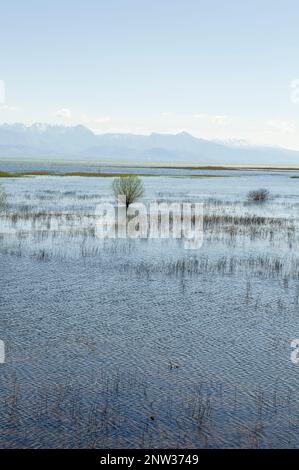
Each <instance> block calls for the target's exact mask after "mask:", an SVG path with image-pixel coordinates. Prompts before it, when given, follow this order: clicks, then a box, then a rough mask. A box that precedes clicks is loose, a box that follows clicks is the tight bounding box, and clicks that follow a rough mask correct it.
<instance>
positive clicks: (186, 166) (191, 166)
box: [0, 158, 299, 171]
mask: <svg viewBox="0 0 299 470" xmlns="http://www.w3.org/2000/svg"><path fill="white" fill-rule="evenodd" d="M7 163H12V164H22V163H23V164H26V163H27V164H28V163H31V164H34V163H36V164H38V163H43V164H49V165H55V166H62V165H64V166H68V165H69V166H74V165H86V166H93V167H104V168H105V167H110V168H138V169H139V168H161V169H174V170H175V169H178V170H209V171H213V170H214V171H217V170H218V171H219V170H220V171H299V163H298V165H282V164H279V165H272V164H260V165H256V164H222V165H219V164H205V163H202V164H200V163H156V162H154V163H148V162H140V163H139V162H138V163H136V162H109V161H101V162H99V161H97V162H95V161H88V160H76V161H75V160H48V159H47V160H45V159H40V160H36V159H24V160H23V159H10V158H0V171H1V164H7Z"/></svg>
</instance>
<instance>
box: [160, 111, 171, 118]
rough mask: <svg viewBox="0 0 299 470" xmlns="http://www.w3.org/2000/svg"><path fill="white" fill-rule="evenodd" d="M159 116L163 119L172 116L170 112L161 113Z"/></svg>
mask: <svg viewBox="0 0 299 470" xmlns="http://www.w3.org/2000/svg"><path fill="white" fill-rule="evenodd" d="M161 116H163V117H169V116H173V113H172V112H170V111H165V112H164V113H161Z"/></svg>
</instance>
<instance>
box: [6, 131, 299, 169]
mask: <svg viewBox="0 0 299 470" xmlns="http://www.w3.org/2000/svg"><path fill="white" fill-rule="evenodd" d="M0 158H18V159H36V158H39V159H43V158H47V159H53V160H55V159H60V158H61V159H70V160H94V161H111V162H136V163H142V162H144V163H145V162H147V163H150V162H152V163H157V162H159V163H198V164H275V165H280V164H284V165H288V164H299V152H297V151H293V150H287V149H283V148H279V147H273V148H271V147H253V146H249V145H244V143H242V144H236V143H217V142H214V141H208V140H205V139H199V138H196V137H193V136H192V135H190V134H188V133H187V132H181V133H179V134H158V133H152V134H150V135H134V134H102V135H96V134H94V133H93V132H92V131H91V130H90V129H88V128H86V127H84V126H82V125H78V126H74V127H66V126H58V125H57V126H52V125H47V124H40V123H36V124H33V125H32V126H25V125H23V124H18V123H16V124H2V125H0Z"/></svg>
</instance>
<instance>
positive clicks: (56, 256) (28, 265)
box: [0, 164, 299, 448]
mask: <svg viewBox="0 0 299 470" xmlns="http://www.w3.org/2000/svg"><path fill="white" fill-rule="evenodd" d="M35 167H36V165H35ZM1 169H2V170H3V171H18V170H19V171H24V165H22V166H21V167H20V166H18V165H17V164H6V165H2V166H1ZM38 169H40V168H38ZM25 170H27V171H28V167H27V168H25ZM50 170H51V168H50ZM79 170H80V171H83V170H85V171H87V170H88V167H84V168H81V167H80V168H78V169H77V171H79ZM126 170H127V169H126ZM62 171H65V170H62ZM93 171H94V170H93ZM114 171H116V172H117V170H114ZM119 171H120V170H119ZM132 171H133V170H132ZM136 172H138V170H136ZM140 172H141V173H143V174H144V169H143V170H140ZM147 172H148V176H144V177H143V181H144V186H145V196H144V198H143V202H145V203H146V204H149V203H150V202H151V201H153V200H158V201H166V202H167V201H177V202H185V201H191V202H203V203H204V222H203V223H204V243H203V246H202V247H201V249H199V250H186V249H184V244H183V241H182V240H174V239H164V240H163V239H157V240H154V239H139V240H138V239H137V240H130V239H123V240H121V239H115V240H101V239H99V238H98V237H97V236H96V231H95V224H96V217H95V210H96V206H97V204H99V203H100V202H101V201H103V200H111V201H113V196H112V191H111V182H112V178H100V177H95V178H93V177H89V178H81V177H76V176H73V177H59V176H36V177H24V178H1V179H0V183H1V184H2V185H3V187H4V189H5V192H6V195H7V206H6V208H5V209H4V210H2V211H1V212H0V263H1V264H0V273H1V277H0V279H1V280H0V282H1V288H0V312H1V325H0V339H2V340H3V341H4V342H5V346H6V362H5V364H2V365H1V366H0V447H1V448H17V447H53V448H56V447H61V448H63V447H96V448H100V447H104V448H120V447H124V448H127V447H160V448H161V447H165V448H166V447H170V448H171V447H174V448H177V447H178V448H180V447H198V448H207V447H208V448H222V447H235V448H241V447H250V448H258V447H261V448H265V447H266V448H268V447H269V448H270V447H281V448H288V447H299V364H298V365H295V364H293V363H292V362H291V360H290V354H291V351H292V350H291V347H290V343H291V341H292V340H293V339H294V338H297V337H299V254H298V253H299V237H298V227H299V180H298V179H296V178H292V176H299V173H294V172H279V171H276V172H262V171H259V172H258V171H250V172H246V171H231V172H229V171H218V172H216V171H213V172H211V171H207V170H206V171H197V170H196V171H195V170H178V169H177V170H170V169H164V170H162V169H154V170H147ZM196 173H198V174H204V175H206V176H209V175H211V173H213V175H215V174H216V175H217V176H219V177H217V178H196V177H195V178H194V175H196ZM260 187H264V188H267V189H268V190H269V191H270V192H271V198H270V200H269V201H267V202H264V203H253V202H248V200H247V193H248V191H250V190H252V189H258V188H260Z"/></svg>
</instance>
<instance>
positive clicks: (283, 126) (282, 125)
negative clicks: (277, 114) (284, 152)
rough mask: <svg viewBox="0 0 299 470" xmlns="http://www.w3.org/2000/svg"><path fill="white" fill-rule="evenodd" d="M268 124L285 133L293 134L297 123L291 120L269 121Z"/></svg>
mask: <svg viewBox="0 0 299 470" xmlns="http://www.w3.org/2000/svg"><path fill="white" fill-rule="evenodd" d="M267 126H268V127H270V128H271V129H273V130H275V131H279V132H283V133H284V134H293V133H294V132H295V131H296V125H295V124H294V123H293V122H289V121H268V122H267Z"/></svg>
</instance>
